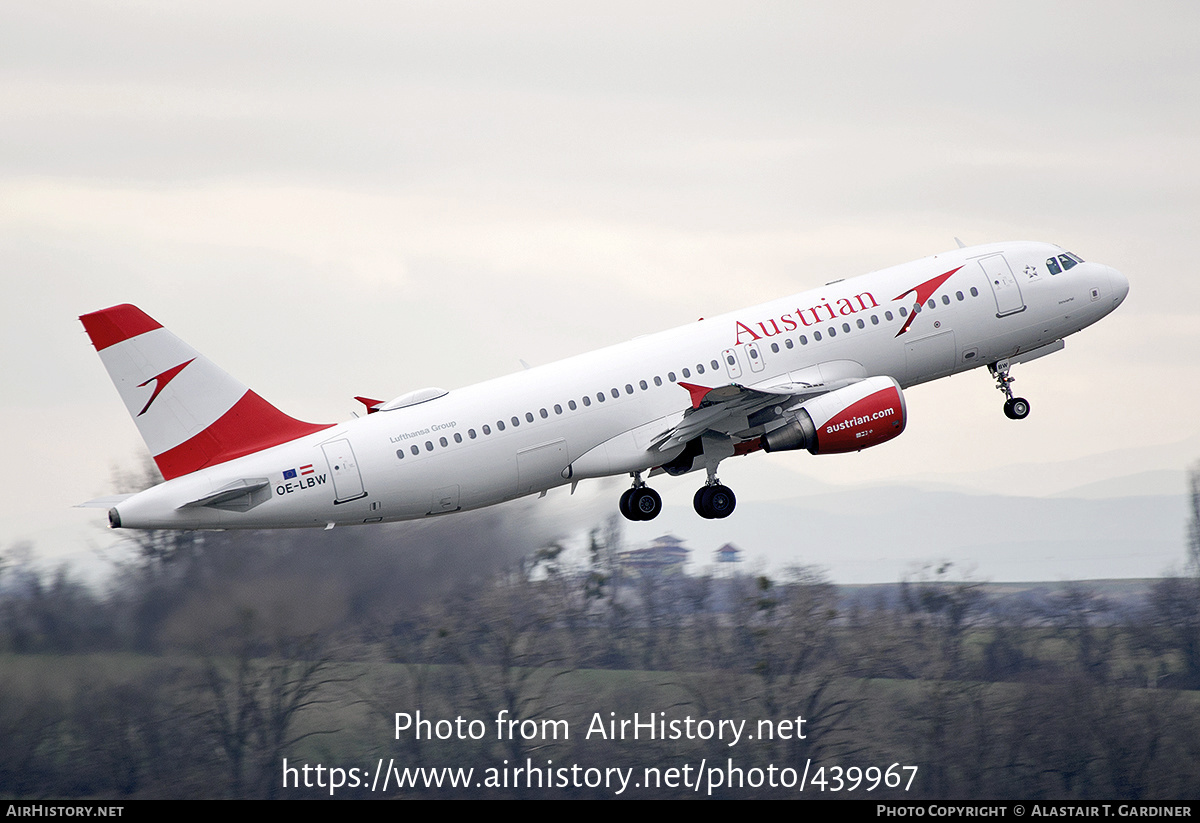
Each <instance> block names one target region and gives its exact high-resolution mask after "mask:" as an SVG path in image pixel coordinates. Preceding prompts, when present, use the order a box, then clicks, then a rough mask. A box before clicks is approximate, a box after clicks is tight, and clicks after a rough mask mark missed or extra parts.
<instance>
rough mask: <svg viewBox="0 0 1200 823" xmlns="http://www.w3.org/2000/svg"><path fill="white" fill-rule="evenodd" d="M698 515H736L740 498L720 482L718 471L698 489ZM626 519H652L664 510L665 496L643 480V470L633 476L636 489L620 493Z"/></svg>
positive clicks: (716, 517) (694, 500)
mask: <svg viewBox="0 0 1200 823" xmlns="http://www.w3.org/2000/svg"><path fill="white" fill-rule="evenodd" d="M692 505H693V506H695V507H696V514H698V515H700V516H701V517H703V518H706V519H708V520H720V519H722V518H724V517H728V516H729V515H731V514H733V509H734V507H735V506H737V497H735V496H734V494H733V489H731V488H729V487H728V486H723V485H721V484H720V483H719V482H718V481H717V477H716V475H715V474H713V475H711V476H710V477H709V478H708V482H707V483H706V484H705V485H703V486H701V487H700V488H699V489H698V490H697V491H696V496H695V497H693V498H692ZM619 508H620V510H621V514H623V515H624V516H625V519H626V520H635V521H636V520H653V519H654V518H656V517H658V514H659V512H661V511H662V498H661V497H659V496H658V492H656V491H655V490H654V489H652V488H650V487H649V486H647V485H646V484H645V483H643V482H642V476H641V473H640V472H639V473H637V474H635V475H634V476H633V488H632V489H627V490H626V491H625V493H624V494H623V495H621V503H620V506H619Z"/></svg>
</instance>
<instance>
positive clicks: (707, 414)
mask: <svg viewBox="0 0 1200 823" xmlns="http://www.w3.org/2000/svg"><path fill="white" fill-rule="evenodd" d="M1128 291H1129V283H1128V281H1127V280H1126V279H1125V277H1123V276H1122V275H1121V274H1120V273H1119V272H1117V271H1116V270H1115V269H1113V268H1110V267H1109V266H1104V265H1100V264H1098V263H1093V262H1085V261H1084V260H1082V259H1081V258H1079V257H1077V256H1076V255H1074V254H1071V253H1070V252H1068V251H1065V250H1064V249H1062V248H1059V247H1058V246H1053V245H1049V244H1045V243H1029V242H1012V243H998V244H994V245H987V246H976V247H971V248H960V249H956V250H954V251H950V252H945V253H943V254H937V255H934V256H932V257H928V258H925V259H924V260H918V261H915V262H912V263H906V264H904V265H901V266H895V267H893V268H889V269H884V270H882V271H877V272H874V273H872V274H867V275H863V276H862V277H856V278H853V279H850V280H840V281H834V282H832V283H827V284H826V285H824V286H821V287H820V288H817V289H813V290H811V291H806V292H801V293H800V294H795V295H792V296H790V297H785V298H782V299H780V300H776V301H773V302H770V303H764V304H762V305H759V306H753V307H751V308H748V309H742V310H740V311H735V312H732V313H730V314H724V315H721V316H719V317H711V318H707V319H704V320H700V321H698V322H695V323H692V324H690V325H687V326H682V327H680V328H676V329H672V330H670V331H665V332H662V333H659V334H655V335H650V336H646V337H640V338H637V339H635V340H631V341H629V342H626V343H620V344H618V345H615V346H611V347H609V348H605V349H600V350H599V351H594V352H591V353H588V354H583V355H579V356H578V357H572V358H570V359H568V360H563V361H560V362H558V363H552V364H550V365H546V366H541V367H538V368H531V369H528V370H526V371H521V372H518V373H516V374H510V375H507V376H505V377H498V378H495V379H493V380H489V381H487V382H484V383H479V384H477V385H474V386H469V387H466V388H461V389H455V390H453V391H446V390H444V389H439V388H425V389H419V390H416V391H411V392H408V393H407V394H404V395H401V396H400V397H397V398H395V399H394V400H391V401H388V402H382V401H379V400H373V399H370V398H365V397H359V398H356V399H357V400H359V401H361V402H362V403H363V404H364V405H365V406H366V411H367V414H366V415H364V416H362V417H356V418H354V419H351V420H348V421H346V422H344V423H338V424H318V423H305V422H302V421H300V420H296V419H295V418H292V417H290V416H288V415H286V414H284V413H283V412H281V411H280V410H278V409H277V408H275V407H274V406H272V405H271V404H270V403H268V402H267V401H266V400H264V399H263V398H261V397H260V396H259V395H258V394H256V393H255V392H253V391H251V390H250V389H248V388H247V387H246V386H245V385H243V384H242V383H240V382H239V381H237V380H235V379H234V378H233V377H231V376H230V375H228V374H227V373H225V372H224V371H222V370H221V369H220V368H218V367H217V366H216V365H214V364H213V363H212V362H211V361H209V360H208V359H207V358H205V357H204V356H203V355H201V354H200V353H199V352H197V351H196V350H195V349H193V348H192V347H191V346H189V345H188V344H186V343H184V342H183V341H182V340H180V339H179V338H177V337H176V336H175V335H173V334H171V333H170V332H169V331H167V330H166V329H165V328H163V327H162V326H161V325H160V324H159V323H158V322H156V321H155V320H153V319H152V318H151V317H149V316H148V315H147V314H145V313H144V312H142V311H141V310H140V309H138V308H136V307H134V306H131V305H120V306H113V307H112V308H108V309H103V310H101V311H97V312H94V313H92V314H86V315H84V316H83V317H81V318H80V319H81V320H82V321H83V325H84V328H85V329H86V330H87V333H88V335H89V337H90V338H91V341H92V343H93V345H94V346H95V347H96V350H97V351H98V352H99V354H100V359H101V361H102V362H103V363H104V366H105V368H106V369H107V370H108V373H109V376H110V377H111V378H112V380H113V383H114V384H115V385H116V387H117V391H118V393H119V394H120V396H121V399H122V400H123V401H124V403H125V406H126V408H127V409H128V410H129V413H130V415H131V416H132V417H133V420H134V423H135V424H136V425H137V428H138V431H139V432H140V433H141V435H142V438H143V439H144V440H145V442H146V445H147V447H149V449H150V453H151V454H152V455H153V456H154V460H155V462H156V463H157V464H158V468H159V469H160V470H161V471H162V474H163V477H164V478H165V482H163V483H161V484H159V485H158V486H155V487H153V488H151V489H148V490H146V491H143V492H140V493H138V494H133V495H119V496H115V497H111V498H102V499H100V500H96V501H91V503H90V504H84V505H95V506H103V507H107V508H109V513H108V517H109V522H110V524H111V525H112V526H113V527H115V528H135V529H237V528H254V529H261V528H277V527H300V526H323V527H326V528H333V527H334V526H338V525H350V524H358V523H379V522H385V521H393V520H409V519H415V518H424V517H431V516H436V515H444V514H449V513H451V512H457V511H463V510H466V509H476V508H480V507H483V506H490V505H493V504H496V503H500V502H503V501H505V500H512V499H513V498H517V497H522V496H524V495H529V494H536V493H541V494H543V495H544V494H545V493H546V491H547V490H548V489H552V488H555V487H557V486H562V485H565V484H570V485H571V487H572V491H574V486H575V484H577V483H578V482H579V481H581V480H583V479H586V478H593V477H604V476H607V475H629V476H630V477H631V479H632V483H631V485H630V488H629V489H628V490H627V491H626V492H625V493H624V494H623V495H622V496H621V498H620V501H619V508H620V511H621V513H622V514H623V515H624V516H625V517H627V518H629V519H630V520H650V519H652V518H654V517H655V516H657V515H658V513H659V511H660V510H661V508H662V500H661V499H660V497H659V495H658V493H657V492H655V491H654V490H653V489H652V488H651V487H650V486H649V485H647V483H646V480H647V478H654V477H656V476H659V475H668V476H671V477H676V476H679V475H685V474H689V473H692V472H695V473H697V474H698V475H699V474H700V473H703V475H702V476H703V477H704V481H703V484H702V485H701V486H700V488H699V489H698V490H697V492H696V495H695V499H694V503H695V509H696V512H697V513H698V514H699V515H700V516H701V517H706V518H722V517H727V516H729V515H730V514H731V513H732V512H733V510H734V506H735V497H734V493H733V491H732V490H730V489H729V488H728V487H726V486H724V485H723V484H722V483H721V482H720V480H719V479H718V477H717V469H718V467H719V466H720V464H721V462H722V461H723V460H725V459H727V458H730V457H734V456H737V455H745V454H749V453H751V452H754V451H758V450H760V449H761V450H763V451H767V452H778V451H799V450H806V451H808V452H809V453H811V454H814V455H818V454H837V453H841V452H850V451H859V450H861V449H865V448H870V447H872V446H877V445H879V444H881V443H885V442H887V441H888V440H891V439H892V438H894V437H896V436H898V435H899V434H900V433H901V432H903V431H904V427H905V423H906V421H907V418H908V409H907V406H906V405H905V398H904V394H903V389H905V388H907V387H909V386H912V385H915V384H917V383H924V382H927V381H929V380H936V379H938V378H941V377H946V376H948V375H951V374H957V373H958V372H963V371H968V370H971V369H976V368H979V367H981V366H986V368H987V370H988V372H990V374H991V376H992V378H994V380H995V382H996V386H997V388H998V389H999V390H1000V391H1001V392H1002V393H1003V394H1004V397H1005V401H1004V406H1003V409H1004V413H1005V414H1006V415H1007V416H1008V417H1010V418H1012V419H1014V420H1020V419H1022V418H1024V417H1025V416H1027V415H1028V414H1029V409H1030V404H1029V402H1028V401H1027V400H1025V399H1024V398H1021V397H1015V396H1014V395H1013V391H1012V382H1013V378H1012V376H1011V373H1010V369H1011V368H1012V366H1013V365H1015V364H1017V363H1022V362H1026V361H1029V360H1033V359H1035V358H1038V357H1042V356H1044V355H1046V354H1051V353H1053V352H1056V351H1058V350H1060V349H1062V348H1063V345H1064V343H1063V340H1064V338H1066V337H1067V336H1068V335H1071V334H1074V333H1075V332H1077V331H1079V330H1081V329H1083V328H1085V327H1087V326H1090V325H1091V324H1092V323H1095V322H1096V321H1097V320H1099V319H1100V318H1102V317H1104V316H1105V315H1107V314H1108V313H1109V312H1111V311H1113V310H1114V309H1115V308H1116V307H1117V306H1118V305H1120V303H1121V301H1122V300H1124V299H1125V295H1126V294H1127V293H1128Z"/></svg>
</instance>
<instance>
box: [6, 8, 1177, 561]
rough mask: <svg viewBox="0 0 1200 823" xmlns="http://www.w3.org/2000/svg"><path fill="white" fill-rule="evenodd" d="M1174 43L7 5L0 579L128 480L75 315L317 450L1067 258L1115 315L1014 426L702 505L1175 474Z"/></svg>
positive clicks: (992, 406)
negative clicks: (655, 349) (803, 300)
mask: <svg viewBox="0 0 1200 823" xmlns="http://www.w3.org/2000/svg"><path fill="white" fill-rule="evenodd" d="M1197 31H1200V7H1198V6H1197V4H1196V3H1194V2H1178V3H1175V2H1161V3H1148V4H1132V3H1126V2H1120V3H1117V2H1109V3H1099V2H1086V3H1084V2H1080V3H1062V2H1058V3H1055V2H1044V0H1043V1H1040V2H1036V3H1034V2H1011V1H1010V0H1006V2H1002V3H991V4H979V3H959V2H956V3H949V2H947V3H913V4H884V3H863V4H854V3H842V4H837V6H836V8H835V7H834V6H833V4H825V3H798V2H780V3H753V2H750V3H739V4H729V3H702V2H694V0H689V2H681V3H654V2H645V1H644V0H642V1H640V2H637V3H617V2H607V3H601V4H586V5H585V4H580V3H561V2H525V3H486V2H479V3H454V2H420V3H417V2H408V3H406V2H379V3H369V2H364V3H337V4H333V3H329V4H319V3H305V2H296V0H289V2H286V3H282V2H280V3H267V2H251V3H247V2H236V3H233V2H213V0H205V2H195V3H187V2H179V3H170V4H163V3H156V2H134V1H133V0H130V2H71V3H64V2H51V1H49V0H39V1H38V2H8V3H5V4H3V6H2V7H0V272H2V273H3V274H2V276H3V278H4V285H5V298H4V299H3V301H0V313H2V314H0V316H2V320H3V335H4V338H3V339H4V347H3V353H2V354H0V358H2V360H0V367H2V377H3V389H2V394H0V415H2V417H0V421H2V422H3V425H4V429H5V430H6V431H8V432H9V436H8V445H7V447H6V457H5V460H4V464H5V466H4V472H3V479H2V480H0V484H2V485H0V490H2V492H3V500H4V502H3V504H2V506H3V508H2V517H0V550H2V549H3V547H4V546H7V545H11V544H12V543H14V542H15V541H18V540H24V539H29V540H34V541H36V542H37V544H38V547H39V549H40V550H42V551H44V552H47V553H50V554H53V553H54V552H56V551H65V550H66V546H67V542H66V541H67V538H66V537H65V536H64V535H66V534H67V533H72V534H78V533H80V531H81V530H83V533H85V534H86V533H89V532H87V531H86V530H87V529H90V528H91V525H90V524H92V523H99V522H102V521H103V515H102V513H101V512H97V511H82V510H72V509H71V508H69V507H70V506H71V505H73V504H74V503H77V502H80V501H82V500H86V499H88V498H91V497H94V496H97V495H100V494H106V493H110V492H111V491H112V490H113V489H112V487H111V474H112V472H113V469H114V467H130V466H136V465H137V463H138V462H139V461H140V460H141V455H142V454H143V453H144V447H143V446H142V444H141V442H140V440H139V438H138V436H137V432H136V430H135V428H134V427H133V424H132V422H131V421H130V420H129V419H128V417H127V415H126V413H125V411H124V409H123V407H122V405H121V403H120V402H119V400H118V398H117V395H116V392H115V391H114V389H113V388H112V386H111V384H110V383H109V380H108V378H107V375H106V374H105V372H104V370H103V368H102V367H101V365H100V363H99V360H98V358H97V357H96V355H95V352H94V351H93V350H92V349H91V347H90V346H89V344H88V342H87V339H86V337H85V336H84V334H83V330H82V327H81V325H80V324H79V322H78V320H77V319H76V318H77V316H78V315H80V314H83V313H85V312H89V311H94V310H96V309H99V308H103V307H106V306H109V305H113V304H116V303H121V302H132V303H136V304H137V305H139V306H140V307H142V308H143V309H144V310H145V311H147V312H148V313H149V314H151V315H152V316H154V317H155V318H156V319H158V320H159V321H160V322H162V323H163V324H164V325H166V326H168V327H169V328H171V329H172V330H173V331H174V332H175V333H176V334H178V335H179V336H181V337H183V338H184V339H185V340H187V341H188V342H190V343H192V344H193V345H194V346H196V347H197V348H199V349H200V350H201V351H203V352H204V353H205V354H207V355H208V356H209V357H211V358H212V359H213V360H214V361H216V362H217V363H218V364H220V365H222V366H223V367H224V368H226V369H227V370H228V371H230V372H231V373H233V374H234V375H235V376H237V377H238V378H240V379H241V380H243V381H244V382H246V383H247V384H249V385H250V386H251V387H252V388H254V389H256V390H257V391H258V392H259V393H260V394H262V395H263V396H265V397H266V398H267V399H269V400H271V401H272V402H273V403H275V404H276V405H278V406H280V407H281V408H283V409H284V410H285V411H287V412H289V413H291V414H293V415H295V416H297V417H300V418H302V419H307V420H313V421H320V422H327V421H337V420H342V419H345V418H347V417H349V416H350V414H351V412H352V411H355V410H356V409H357V408H358V406H357V404H356V403H355V402H354V401H353V400H352V397H353V395H355V394H365V395H368V396H372V397H384V398H387V397H393V396H396V395H399V394H401V393H403V392H405V391H408V390H410V389H414V388H419V387H422V386H426V385H440V386H444V387H446V388H450V389H453V388H455V387H458V386H462V385H466V384H470V383H472V382H475V381H478V380H481V379H485V378H488V377H493V376H496V375H500V374H504V373H507V372H510V371H514V370H516V369H519V368H520V365H519V362H518V361H519V358H523V359H525V360H526V361H528V362H530V363H532V364H538V363H544V362H550V361H552V360H556V359H559V358H562V357H565V356H569V355H572V354H576V353H579V352H582V351H586V350H588V349H591V348H595V347H598V346H602V345H606V344H610V343H614V342H618V341H621V340H624V339H627V338H630V337H633V336H635V335H638V334H644V333H647V332H652V331H657V330H661V329H664V328H669V327H671V326H675V325H680V324H683V323H686V322H689V321H691V320H694V319H695V318H696V317H699V316H702V315H709V314H713V313H717V312H722V311H727V310H730V309H734V308H737V307H739V306H745V305H751V304H754V303H757V302H761V301H763V300H767V299H771V298H775V297H779V296H782V295H785V294H789V293H792V292H797V291H801V290H803V289H806V288H809V287H812V286H815V285H819V284H821V283H824V282H826V281H829V280H832V279H835V278H840V277H847V276H853V275H856V274H861V273H865V272H867V271H870V270H873V269H877V268H882V267H885V266H888V265H892V264H896V263H902V262H905V261H907V260H910V259H914V258H918V257H923V256H925V255H928V254H932V253H936V252H939V251H943V250H945V249H948V248H952V247H953V246H954V237H956V236H957V237H961V238H962V239H963V240H964V241H965V242H967V243H983V242H990V241H995V240H1008V239H1027V240H1045V241H1050V242H1055V243H1059V244H1061V245H1063V246H1065V247H1066V248H1068V249H1069V250H1071V251H1074V252H1075V253H1077V254H1079V255H1081V256H1082V257H1084V258H1085V259H1090V260H1097V261H1101V262H1104V263H1107V264H1109V265H1112V266H1114V267H1116V268H1117V269H1119V270H1120V271H1122V272H1123V273H1124V274H1125V275H1126V276H1127V277H1128V278H1129V280H1130V283H1131V291H1130V296H1129V298H1128V300H1127V301H1126V302H1125V304H1124V305H1123V306H1122V307H1121V308H1120V309H1119V310H1118V311H1117V312H1116V313H1115V314H1114V315H1112V316H1111V317H1109V318H1108V319H1106V320H1104V321H1103V322H1101V323H1100V324H1099V325H1097V326H1095V327H1093V328H1091V329H1088V330H1085V331H1084V332H1083V333H1081V334H1079V335H1077V336H1076V337H1074V338H1072V339H1070V340H1069V341H1068V343H1067V348H1066V350H1065V351H1064V352H1062V353H1059V354H1056V355H1054V356H1053V357H1051V358H1046V359H1044V360H1040V361H1038V362H1037V363H1035V364H1030V365H1028V366H1024V367H1018V368H1017V369H1016V370H1014V375H1015V376H1016V377H1017V381H1018V382H1017V389H1018V391H1019V393H1020V394H1022V395H1024V396H1025V397H1028V398H1029V400H1030V401H1031V404H1032V408H1033V413H1032V416H1031V417H1030V418H1029V419H1028V420H1026V421H1023V422H1021V423H1014V422H1013V421H1010V420H1008V419H1007V418H1005V417H1004V416H1003V414H1002V413H1001V410H1000V404H1001V400H1002V397H1001V395H1000V394H999V392H997V391H995V389H994V388H993V386H992V383H991V380H990V378H989V377H988V375H987V374H986V372H984V371H982V370H979V371H976V372H972V373H970V374H967V375H962V376H958V377H955V378H952V379H949V380H943V381H939V382H938V383H936V384H933V385H927V386H922V387H917V388H914V389H913V390H912V391H911V392H909V413H910V418H911V419H910V424H909V428H908V430H907V431H906V433H905V435H904V436H903V437H902V438H900V439H899V440H897V441H894V442H893V443H890V444H888V445H886V446H884V447H881V448H880V449H876V450H873V451H870V452H864V453H862V454H860V455H854V456H847V457H844V458H842V457H836V458H811V457H809V456H808V455H806V454H805V455H800V456H797V455H775V456H770V457H767V456H761V455H759V456H755V457H752V458H747V459H746V460H740V461H730V463H731V464H733V463H737V464H739V465H737V466H736V467H733V466H732V465H731V468H730V469H729V471H728V472H727V471H726V470H725V467H724V466H723V467H722V468H723V472H722V477H723V479H727V482H729V481H730V480H733V479H736V481H737V482H738V483H739V484H740V485H738V486H735V488H736V489H737V490H738V491H739V493H740V494H741V495H742V497H743V499H751V498H762V499H766V498H773V499H781V498H786V497H788V496H789V495H799V494H802V493H803V491H804V489H805V488H806V486H805V484H806V483H808V482H809V481H814V480H815V481H820V482H821V483H827V484H834V485H852V484H872V483H880V482H892V481H902V482H903V481H906V480H908V479H911V478H912V477H913V476H914V475H921V476H923V477H926V478H928V477H930V476H933V477H937V476H945V477H947V478H952V477H957V476H962V475H968V474H971V473H977V472H979V471H985V470H995V469H1001V468H1003V467H1005V466H1010V465H1013V464H1044V465H1046V466H1047V467H1054V466H1064V465H1071V466H1084V467H1087V468H1086V469H1079V472H1083V473H1082V474H1080V473H1078V472H1077V473H1076V474H1075V475H1070V476H1068V477H1066V479H1064V480H1063V485H1064V486H1069V485H1070V484H1071V483H1074V482H1077V483H1084V482H1088V481H1089V480H1090V479H1104V478H1106V477H1118V476H1122V475H1128V474H1135V473H1138V472H1143V471H1150V470H1172V471H1180V470H1182V469H1183V468H1185V467H1186V466H1188V465H1189V464H1191V463H1192V462H1193V461H1195V460H1196V459H1197V458H1198V457H1200V439H1198V436H1200V422H1198V421H1200V415H1198V414H1197V411H1196V409H1197V406H1198V401H1200V391H1198V387H1200V365H1198V363H1197V355H1198V354H1200V345H1198V340H1200V278H1198V277H1197V275H1196V272H1195V269H1194V258H1195V256H1196V251H1197V242H1196V227H1197V226H1198V225H1200V213H1198V212H1200V197H1198V194H1200V191H1198V183H1200V173H1198V169H1200V142H1198V140H1197V138H1198V136H1200V128H1198V126H1200V51H1198V50H1197V49H1196V48H1195V36H1196V32H1197ZM1051 470H1052V469H1051V468H1048V469H1047V471H1051ZM1068 474H1070V473H1069V472H1068ZM756 478H757V479H756ZM764 478H770V482H767V481H766V480H765V479H764ZM789 478H790V480H789ZM791 482H794V486H792V485H789V483H791ZM731 485H733V483H732V482H731ZM660 486H661V487H662V490H663V491H664V496H665V497H668V498H669V499H668V502H670V501H671V500H673V499H674V497H671V495H674V496H678V497H679V499H680V500H684V499H685V498H686V499H690V497H691V493H692V492H693V491H694V484H693V483H692V482H691V479H690V478H688V479H686V480H674V481H672V480H666V481H664V482H663V483H660ZM675 486H678V487H679V488H678V489H676V488H675ZM668 487H669V488H668ZM1061 490H1062V489H1046V490H1045V491H1047V493H1048V492H1052V491H1061ZM618 492H619V489H616V490H615V491H612V492H605V494H606V495H607V496H611V497H612V498H613V499H612V501H611V502H612V503H613V505H615V497H616V494H617V493H618ZM554 498H555V495H554V493H552V495H551V498H548V499H547V505H548V506H551V507H558V508H556V509H552V510H553V511H556V512H557V511H559V510H560V509H561V510H567V511H569V510H570V507H571V506H572V502H571V501H570V500H569V498H567V497H566V496H565V494H559V495H558V496H557V499H554ZM589 516H590V514H589ZM735 516H736V515H735ZM1181 530H1182V526H1181ZM106 539H107V537H106V535H105V533H104V532H102V531H101V530H99V529H98V528H97V529H94V540H95V541H96V543H97V544H101V543H103V542H104V541H105V540H106Z"/></svg>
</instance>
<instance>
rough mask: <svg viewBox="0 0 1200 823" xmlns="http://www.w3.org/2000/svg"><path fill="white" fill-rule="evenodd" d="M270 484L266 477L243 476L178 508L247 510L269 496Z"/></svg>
mask: <svg viewBox="0 0 1200 823" xmlns="http://www.w3.org/2000/svg"><path fill="white" fill-rule="evenodd" d="M270 485H271V481H270V480H269V479H268V478H266V477H253V478H245V477H243V478H242V479H240V480H235V481H233V482H232V483H229V484H226V485H224V486H222V487H221V488H219V489H217V490H216V491H215V492H212V493H211V494H206V495H204V496H203V497H199V498H197V499H195V500H193V501H191V502H190V503H184V504H183V505H182V506H179V507H178V508H181V509H194V508H196V507H198V506H210V507H212V508H214V509H228V510H230V511H240V512H244V511H249V510H250V509H252V508H254V507H255V506H257V505H258V504H259V503H263V502H265V501H266V500H267V498H269V497H270V496H271V490H270V489H269V488H268V486H270Z"/></svg>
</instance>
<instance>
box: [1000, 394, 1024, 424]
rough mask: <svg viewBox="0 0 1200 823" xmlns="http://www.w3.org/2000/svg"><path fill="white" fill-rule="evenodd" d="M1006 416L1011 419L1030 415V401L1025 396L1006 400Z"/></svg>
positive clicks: (1021, 418)
mask: <svg viewBox="0 0 1200 823" xmlns="http://www.w3.org/2000/svg"><path fill="white" fill-rule="evenodd" d="M1004 416H1005V417H1007V418H1008V419H1010V420H1024V419H1025V418H1026V417H1028V416H1029V401H1028V400H1026V399H1025V398H1024V397H1013V398H1011V399H1009V400H1006V401H1004Z"/></svg>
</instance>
